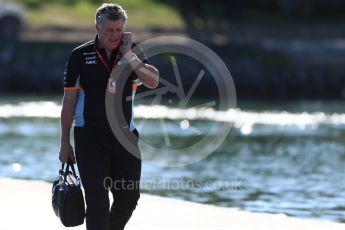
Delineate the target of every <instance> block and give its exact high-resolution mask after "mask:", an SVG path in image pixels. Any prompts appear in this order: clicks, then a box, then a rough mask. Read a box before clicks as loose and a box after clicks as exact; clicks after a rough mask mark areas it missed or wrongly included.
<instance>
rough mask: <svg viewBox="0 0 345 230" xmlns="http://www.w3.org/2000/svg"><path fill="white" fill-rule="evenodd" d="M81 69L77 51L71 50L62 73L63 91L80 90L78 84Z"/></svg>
mask: <svg viewBox="0 0 345 230" xmlns="http://www.w3.org/2000/svg"><path fill="white" fill-rule="evenodd" d="M80 67H81V58H80V55H79V52H78V50H73V51H72V53H71V54H70V56H69V58H68V61H67V63H66V67H65V71H64V89H65V90H75V89H81V86H80V83H79V76H80Z"/></svg>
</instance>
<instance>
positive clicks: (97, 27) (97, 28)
mask: <svg viewBox="0 0 345 230" xmlns="http://www.w3.org/2000/svg"><path fill="white" fill-rule="evenodd" d="M96 31H97V33H98V32H99V26H98V25H97V23H96Z"/></svg>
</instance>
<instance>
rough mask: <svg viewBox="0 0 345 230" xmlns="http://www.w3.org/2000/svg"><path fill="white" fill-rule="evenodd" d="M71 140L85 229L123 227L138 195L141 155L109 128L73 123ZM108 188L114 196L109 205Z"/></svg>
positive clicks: (119, 228)
mask: <svg viewBox="0 0 345 230" xmlns="http://www.w3.org/2000/svg"><path fill="white" fill-rule="evenodd" d="M74 140H75V154H76V160H77V164H78V169H79V173H80V178H81V181H82V184H83V187H84V191H85V201H86V229H87V230H110V229H111V230H122V229H124V227H125V225H126V224H127V222H128V220H129V219H130V217H131V215H132V212H133V210H134V209H135V207H136V205H137V201H138V200H139V197H140V188H139V183H140V174H141V159H138V158H137V157H135V156H133V155H132V154H130V153H129V152H128V151H127V150H126V149H125V148H124V147H123V146H122V145H121V144H120V143H119V142H118V141H117V139H116V138H115V136H114V135H113V133H112V132H111V131H110V130H108V129H102V128H96V127H75V128H74ZM109 190H110V191H111V193H112V195H113V200H114V202H113V203H112V205H111V207H110V201H109Z"/></svg>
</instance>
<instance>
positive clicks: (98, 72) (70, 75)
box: [64, 36, 148, 131]
mask: <svg viewBox="0 0 345 230" xmlns="http://www.w3.org/2000/svg"><path fill="white" fill-rule="evenodd" d="M134 46H135V44H133V47H134ZM97 47H98V37H97V36H96V38H95V40H93V41H89V42H87V43H85V44H83V45H81V46H79V47H77V48H75V49H74V50H73V51H72V53H71V54H70V56H69V58H68V61H67V64H66V67H65V71H64V89H65V90H79V92H78V100H77V104H76V108H75V117H74V120H75V126H76V127H83V126H85V125H92V126H94V125H96V126H107V127H109V125H108V120H107V116H106V109H105V95H106V94H105V93H106V90H107V87H108V81H109V77H110V73H109V69H112V67H113V63H114V61H115V59H116V58H117V57H118V53H119V49H115V50H114V51H113V52H112V54H111V55H110V58H108V57H107V55H106V52H105V50H104V49H98V52H99V54H100V55H102V57H103V60H104V62H105V64H107V65H108V68H109V69H107V68H106V67H105V66H104V63H103V62H102V60H101V59H100V58H99V57H98V56H97V52H96V49H97ZM120 55H121V54H120ZM138 57H139V59H141V60H142V61H143V62H144V63H148V62H147V60H146V57H145V55H144V54H143V53H142V52H141V55H138ZM127 77H128V79H127V80H126V83H125V86H124V89H123V94H122V102H123V103H122V107H123V114H124V116H125V119H126V121H127V123H128V125H129V128H130V130H131V131H133V130H134V129H135V127H134V123H133V101H128V100H126V97H128V96H132V97H133V98H134V95H135V91H136V88H137V85H138V82H140V81H139V79H138V77H137V75H136V74H135V73H134V71H132V73H131V74H129V76H127Z"/></svg>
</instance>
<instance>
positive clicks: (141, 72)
mask: <svg viewBox="0 0 345 230" xmlns="http://www.w3.org/2000/svg"><path fill="white" fill-rule="evenodd" d="M125 58H126V60H127V61H128V62H129V64H130V65H131V67H132V68H133V69H134V72H135V74H136V75H137V76H138V78H139V79H140V80H141V81H142V82H143V84H144V85H145V86H146V87H148V88H151V89H154V88H156V87H157V86H158V82H159V71H158V70H157V69H156V68H155V67H154V66H152V65H149V64H146V63H143V62H142V61H141V60H140V59H139V58H138V57H137V56H136V55H134V54H133V53H130V52H128V53H127V54H126V55H125Z"/></svg>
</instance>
